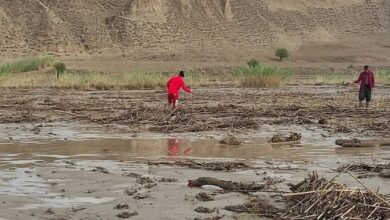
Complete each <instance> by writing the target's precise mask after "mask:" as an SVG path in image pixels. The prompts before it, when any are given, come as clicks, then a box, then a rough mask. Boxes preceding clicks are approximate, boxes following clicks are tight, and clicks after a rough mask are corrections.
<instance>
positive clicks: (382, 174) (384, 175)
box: [379, 169, 390, 178]
mask: <svg viewBox="0 0 390 220" xmlns="http://www.w3.org/2000/svg"><path fill="white" fill-rule="evenodd" d="M379 176H380V177H382V178H390V169H388V170H383V171H381V172H380V173H379Z"/></svg>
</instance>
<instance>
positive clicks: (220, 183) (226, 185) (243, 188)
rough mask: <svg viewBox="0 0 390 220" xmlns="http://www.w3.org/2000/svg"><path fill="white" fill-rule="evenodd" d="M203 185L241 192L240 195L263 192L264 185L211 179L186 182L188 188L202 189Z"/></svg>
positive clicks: (205, 178)
mask: <svg viewBox="0 0 390 220" xmlns="http://www.w3.org/2000/svg"><path fill="white" fill-rule="evenodd" d="M204 185H212V186H217V187H220V188H222V189H224V190H226V191H232V192H242V193H249V192H256V191H260V190H263V189H264V188H265V185H264V184H257V183H239V182H233V181H225V180H219V179H216V178H212V177H199V178H198V179H195V180H188V186H189V187H202V186H204Z"/></svg>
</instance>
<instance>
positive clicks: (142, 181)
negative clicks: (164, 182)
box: [136, 176, 154, 185]
mask: <svg viewBox="0 0 390 220" xmlns="http://www.w3.org/2000/svg"><path fill="white" fill-rule="evenodd" d="M136 183H138V184H141V185H146V184H152V183H154V180H153V179H152V178H150V177H147V176H141V177H138V179H137V181H136Z"/></svg>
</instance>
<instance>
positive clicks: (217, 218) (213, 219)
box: [194, 215, 225, 220]
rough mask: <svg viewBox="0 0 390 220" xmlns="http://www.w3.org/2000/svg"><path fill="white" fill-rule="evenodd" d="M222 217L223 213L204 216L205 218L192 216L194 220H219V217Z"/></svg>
mask: <svg viewBox="0 0 390 220" xmlns="http://www.w3.org/2000/svg"><path fill="white" fill-rule="evenodd" d="M224 217H225V215H217V216H213V217H206V218H200V217H196V218H194V220H220V219H223V218H224Z"/></svg>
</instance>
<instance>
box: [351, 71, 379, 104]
mask: <svg viewBox="0 0 390 220" xmlns="http://www.w3.org/2000/svg"><path fill="white" fill-rule="evenodd" d="M354 83H360V90H359V107H363V100H364V99H365V100H366V109H368V107H369V105H370V101H371V92H372V89H373V88H374V87H375V77H374V73H373V72H371V70H370V68H369V66H364V71H363V72H362V73H360V75H359V78H358V80H356V81H355V82H354Z"/></svg>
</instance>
